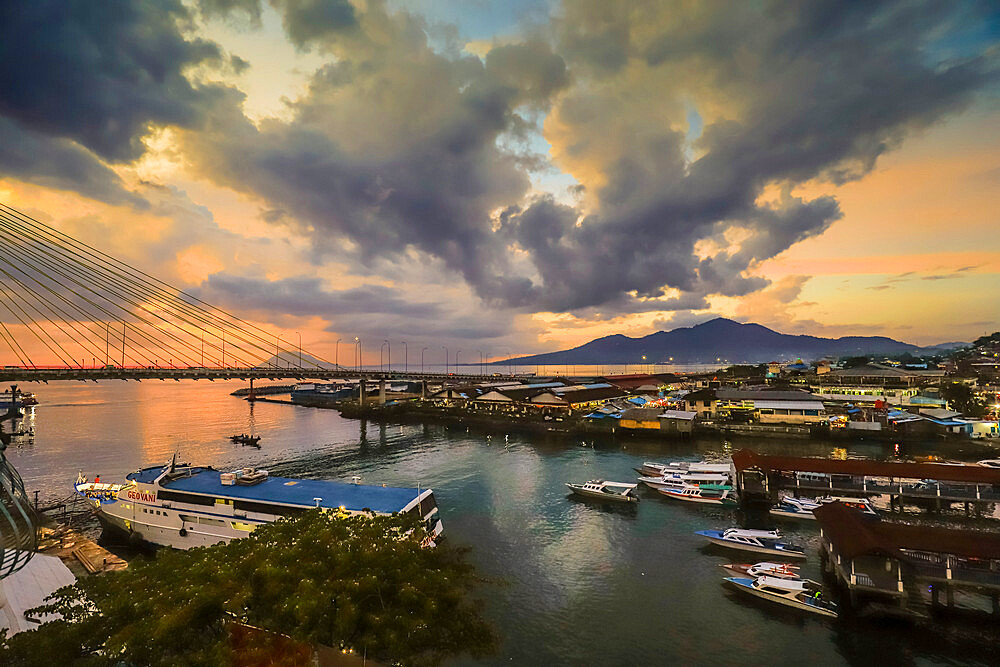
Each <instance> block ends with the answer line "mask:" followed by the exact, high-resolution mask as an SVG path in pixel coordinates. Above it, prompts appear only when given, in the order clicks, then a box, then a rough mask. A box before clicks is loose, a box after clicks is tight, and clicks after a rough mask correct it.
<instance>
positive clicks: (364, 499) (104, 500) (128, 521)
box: [76, 461, 442, 549]
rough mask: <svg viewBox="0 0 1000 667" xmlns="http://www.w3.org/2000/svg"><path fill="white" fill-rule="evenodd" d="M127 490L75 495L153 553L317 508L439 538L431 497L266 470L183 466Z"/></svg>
mask: <svg viewBox="0 0 1000 667" xmlns="http://www.w3.org/2000/svg"><path fill="white" fill-rule="evenodd" d="M125 480H126V481H125V482H124V483H122V484H108V483H100V482H99V481H95V482H88V481H87V480H86V478H84V477H83V475H82V474H81V475H80V476H79V477H78V478H77V483H76V492H77V493H78V494H80V495H81V496H83V497H84V498H86V499H87V500H88V501H89V502H90V503H91V504H92V505H93V506H94V507H95V508H96V509H97V515H98V518H99V519H100V521H101V524H102V525H103V526H104V527H105V528H106V529H111V530H117V531H121V532H124V533H126V534H127V535H128V536H129V538H130V539H135V540H139V541H142V542H146V543H149V544H153V545H158V546H167V547H173V548H176V549H190V548H192V547H199V546H206V545H210V544H216V543H218V542H229V541H230V540H233V539H238V538H241V537H245V536H247V535H249V534H250V533H251V532H252V531H253V530H254V529H256V528H257V527H259V526H261V525H263V524H267V523H271V522H272V521H276V520H277V519H280V518H282V517H289V516H295V515H297V514H300V513H301V512H304V511H306V510H309V509H312V508H316V507H319V508H322V509H325V510H330V511H337V512H341V513H344V514H364V515H371V514H376V515H389V514H395V513H400V514H405V513H412V514H416V515H417V516H419V517H420V519H421V521H422V522H423V525H424V527H425V528H426V530H427V532H428V535H429V536H430V537H429V541H430V542H431V543H432V542H433V539H434V538H436V537H437V536H439V535H440V534H441V531H442V525H441V521H440V519H439V518H438V509H437V502H436V501H435V499H434V491H433V490H432V489H420V488H399V487H387V486H384V485H383V486H372V485H363V484H361V483H360V478H357V477H356V478H355V479H354V482H353V483H344V482H334V481H328V480H317V479H294V478H288V477H276V476H274V475H270V474H269V473H268V472H267V471H266V470H254V469H253V468H244V469H242V470H234V471H228V472H226V471H219V470H216V469H215V468H211V467H208V466H192V465H188V464H178V463H176V462H174V461H171V462H170V463H167V464H166V465H162V466H153V467H150V468H142V469H140V470H137V471H135V472H133V473H129V474H128V475H126V478H125Z"/></svg>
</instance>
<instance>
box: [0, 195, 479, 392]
mask: <svg viewBox="0 0 1000 667" xmlns="http://www.w3.org/2000/svg"><path fill="white" fill-rule="evenodd" d="M299 340H300V341H301V339H299ZM291 342H292V341H288V340H283V339H282V336H281V335H280V334H276V333H273V332H270V331H267V330H265V329H264V328H262V327H260V326H258V325H256V324H254V323H252V322H248V321H246V320H244V319H241V318H240V317H238V316H236V315H234V314H232V313H229V312H227V311H225V310H223V309H221V308H218V307H216V306H213V305H211V304H209V303H206V302H205V301H203V300H201V299H200V298H198V297H197V296H195V295H193V294H191V293H189V292H186V291H184V290H182V289H180V288H178V287H175V286H172V285H170V284H168V283H166V282H164V281H162V280H159V279H158V278H156V277H154V276H152V275H150V274H148V273H146V272H144V271H142V270H140V269H138V268H136V267H134V266H131V265H129V264H127V263H126V262H123V261H121V260H119V259H116V258H115V257H112V256H111V255H108V254H107V253H104V252H102V251H101V250H99V249H97V248H94V247H92V246H90V245H88V244H86V243H84V242H83V241H80V240H78V239H75V238H73V237H71V236H69V235H67V234H65V233H63V232H61V231H59V230H57V229H55V228H53V227H51V226H49V225H47V224H45V223H43V222H41V221H39V220H37V219H35V218H33V217H31V216H29V215H27V214H25V213H23V212H21V211H18V210H16V209H14V208H11V207H10V206H6V205H4V204H0V362H2V368H0V382H7V381H43V382H47V381H50V380H107V379H119V380H142V379H176V380H181V379H209V380H216V379H231V378H241V379H248V380H249V379H274V380H277V379H291V378H294V379H334V378H347V377H352V378H359V377H370V378H397V377H398V378H402V377H423V378H436V377H440V378H444V377H451V376H454V375H456V373H423V372H415V371H410V370H409V369H408V368H407V369H406V370H405V371H403V372H400V371H399V369H396V370H395V371H392V372H390V371H388V370H371V369H364V368H363V367H361V368H358V367H357V366H359V365H360V359H359V357H360V351H361V350H360V345H357V346H356V345H355V343H354V342H353V341H352V342H351V343H349V344H348V345H347V346H346V347H349V348H351V351H352V352H355V354H356V355H357V356H356V357H355V360H356V364H355V365H356V367H355V368H353V369H352V368H350V367H347V366H345V365H341V364H340V363H338V360H336V359H335V360H334V361H332V362H331V361H329V360H327V359H323V358H321V357H319V356H317V355H316V354H314V353H312V352H310V351H308V350H304V349H302V347H301V343H300V344H299V345H297V346H294V347H293V346H292V345H291ZM337 352H338V356H339V344H338V346H337ZM42 360H44V362H43V361H42ZM53 360H57V361H56V362H53ZM472 368H476V367H472ZM456 370H458V369H456ZM458 375H461V376H463V377H465V378H474V377H483V376H484V375H488V374H487V373H468V372H462V373H458Z"/></svg>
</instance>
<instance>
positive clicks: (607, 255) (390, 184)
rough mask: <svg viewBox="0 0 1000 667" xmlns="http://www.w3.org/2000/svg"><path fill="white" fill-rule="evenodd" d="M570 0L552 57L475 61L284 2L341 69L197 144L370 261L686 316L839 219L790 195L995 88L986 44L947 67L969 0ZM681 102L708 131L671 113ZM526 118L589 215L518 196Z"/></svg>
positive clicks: (301, 40) (368, 16) (205, 156)
mask: <svg viewBox="0 0 1000 667" xmlns="http://www.w3.org/2000/svg"><path fill="white" fill-rule="evenodd" d="M564 4H565V6H564V7H563V9H562V10H561V11H560V16H559V19H558V20H556V21H554V23H553V30H552V33H551V37H552V39H553V43H552V44H546V43H545V42H544V41H541V40H539V39H535V40H529V41H526V42H524V43H521V44H511V45H504V46H497V47H495V48H494V49H493V50H492V51H490V52H489V54H488V55H487V56H486V57H485V58H484V59H483V60H480V59H478V58H473V57H470V56H462V55H442V54H440V53H437V52H435V51H433V50H432V49H431V48H430V47H429V46H428V44H427V38H426V35H425V31H424V27H423V22H422V21H421V20H419V19H417V18H414V17H412V16H410V15H409V14H407V13H405V12H396V13H392V12H389V11H388V10H387V9H386V8H385V6H384V5H383V4H382V3H380V2H371V3H366V4H365V5H360V4H359V5H356V6H355V5H345V4H344V2H343V1H342V0H331V1H330V2H325V3H323V2H292V1H291V0H289V1H287V2H277V3H276V4H275V6H276V7H278V8H279V10H280V11H282V12H283V17H284V18H283V20H284V22H285V26H286V29H287V30H288V31H289V34H290V35H291V38H292V39H293V40H294V41H295V42H296V43H297V44H298V45H300V46H302V47H315V48H318V49H320V50H322V51H324V52H327V53H329V54H330V55H332V56H333V57H334V62H332V63H331V64H328V65H327V66H325V67H324V68H322V69H321V70H320V71H319V72H317V73H316V74H315V76H314V77H313V79H312V81H311V85H310V88H309V91H308V93H307V94H306V95H305V96H303V97H302V98H301V99H299V100H297V101H296V102H294V103H293V104H291V106H290V110H291V111H292V114H291V117H290V119H289V120H270V121H267V122H264V123H261V124H259V125H253V124H251V123H249V122H248V121H246V120H245V119H244V118H243V117H242V114H241V113H240V112H239V111H238V110H236V109H230V110H229V111H221V110H217V111H216V112H215V115H214V116H213V117H212V124H211V125H210V129H209V131H208V132H206V133H200V134H194V133H193V134H192V135H191V137H190V139H189V141H188V151H189V153H190V154H191V155H192V156H193V157H194V159H195V161H196V163H197V164H198V165H199V166H200V167H201V169H202V172H203V173H205V174H206V175H207V176H209V177H210V178H214V179H216V180H217V181H218V182H221V183H224V184H226V185H229V186H230V187H233V188H236V189H239V190H243V191H246V192H250V193H253V194H255V195H257V196H259V197H261V198H262V199H263V200H265V201H266V206H267V208H269V209H273V210H276V211H282V212H283V213H284V215H282V216H276V217H275V219H276V220H279V221H280V223H279V224H290V225H296V226H297V228H298V229H299V230H301V231H304V232H306V233H308V234H311V235H312V237H313V238H314V239H315V242H316V246H317V248H318V249H319V250H320V251H322V252H333V253H340V254H341V255H343V254H345V253H346V254H348V255H349V256H351V257H353V258H354V259H355V261H356V263H357V264H358V265H370V264H371V263H372V262H373V260H376V259H378V260H390V261H391V259H392V258H393V257H400V256H402V255H403V254H404V253H407V252H409V251H411V250H417V251H419V252H421V253H425V254H426V255H427V256H429V257H431V258H433V259H435V260H437V261H439V262H441V263H442V264H443V265H444V266H445V267H446V268H448V269H450V270H452V271H454V272H456V273H457V274H458V275H460V276H461V277H462V278H463V279H464V280H465V281H466V282H467V283H468V284H469V285H470V286H472V288H473V289H474V290H475V292H476V293H477V294H478V295H479V296H481V297H482V298H484V299H485V300H486V301H487V302H490V303H494V304H499V305H502V306H507V307H514V308H517V309H523V310H548V311H556V312H567V311H568V312H573V313H577V312H591V313H600V314H601V315H602V316H606V315H610V314H613V313H614V312H615V311H617V312H641V311H642V310H645V309H647V308H650V309H651V308H654V307H659V308H662V309H663V310H669V309H691V308H695V307H702V306H704V305H705V304H706V301H705V297H707V296H711V295H724V296H733V297H737V296H744V295H747V294H749V293H752V292H755V291H757V290H760V289H762V288H764V287H766V286H767V285H768V282H767V281H766V280H765V279H762V278H759V277H754V276H752V275H750V274H749V273H748V271H749V270H752V269H753V268H754V267H755V266H756V265H758V264H759V263H760V262H763V261H765V260H767V259H770V258H772V257H775V256H776V255H778V254H780V253H781V252H783V251H784V250H786V249H787V248H789V247H791V246H792V245H794V244H796V243H798V242H800V241H802V240H804V239H807V238H810V237H814V236H816V235H818V234H821V233H822V232H823V231H824V230H825V229H827V228H828V227H829V225H831V224H832V223H834V222H835V221H836V220H837V219H839V218H840V217H841V215H842V213H841V211H840V208H839V206H838V203H837V201H836V200H835V199H834V198H832V197H818V198H815V199H811V200H807V199H802V198H800V197H797V196H794V195H793V194H792V192H793V191H794V187H795V186H796V185H798V184H801V183H804V182H807V181H811V180H813V179H826V180H829V181H832V182H835V183H842V182H845V181H847V180H850V179H852V178H858V177H860V176H863V175H864V174H866V173H867V172H868V171H869V170H871V169H872V168H873V166H874V165H875V162H876V160H877V159H878V157H879V156H880V155H882V154H884V153H885V152H886V151H889V150H891V149H892V148H894V147H895V146H897V145H898V144H899V142H900V141H901V140H902V139H903V137H905V136H906V135H907V134H908V133H910V132H912V131H914V130H917V129H920V128H922V127H926V126H928V125H930V124H932V123H934V122H937V121H938V120H940V119H941V118H943V117H945V116H946V115H947V114H949V113H951V112H954V111H957V110H959V109H961V108H962V107H963V106H964V105H966V104H968V103H969V102H970V101H971V100H972V99H973V97H974V95H975V94H976V93H977V92H979V91H981V90H983V89H984V88H986V87H987V86H989V85H991V84H995V82H996V81H997V68H996V62H995V54H992V52H990V51H989V50H988V49H986V48H984V47H982V46H980V47H977V48H973V49H971V51H972V52H973V53H972V55H971V57H967V58H964V59H961V60H944V59H943V58H941V57H935V54H936V53H937V51H936V48H935V47H936V45H937V44H938V43H939V42H940V41H941V40H942V39H946V38H947V37H948V36H949V35H952V34H960V33H961V32H962V31H963V30H964V29H965V28H966V27H968V26H969V25H973V24H975V22H976V21H979V20H982V16H980V15H978V12H979V10H980V8H981V5H977V4H975V3H964V4H962V3H914V2H908V1H907V2H903V1H899V2H882V3H867V2H855V3H847V4H845V3H842V2H810V3H798V2H783V1H780V0H776V1H774V2H769V3H765V4H764V5H763V6H759V5H752V4H746V3H745V4H735V5H734V4H732V3H697V4H692V5H685V6H680V7H678V6H664V4H663V3H656V2H649V3H639V5H633V4H626V3H619V4H613V3H606V2H593V1H586V2H585V1H579V2H577V1H574V0H569V1H567V2H566V3H564ZM688 104H693V105H694V106H695V107H699V106H700V107H701V109H702V110H703V111H704V114H705V117H706V121H705V127H704V131H703V132H701V133H700V136H698V137H697V138H694V137H691V136H688V135H687V134H686V133H685V132H684V131H682V130H679V129H678V127H679V126H680V125H682V124H683V123H678V122H676V121H677V120H678V119H680V120H681V121H683V119H684V114H685V107H686V105H688ZM526 106H531V107H535V108H541V109H545V108H551V114H550V116H549V119H548V121H547V122H546V136H547V138H550V141H551V142H552V143H553V146H554V147H555V153H554V154H555V155H556V159H557V160H560V161H561V166H564V167H566V168H568V169H570V170H571V171H573V170H575V169H579V171H580V172H581V173H588V172H589V173H594V172H596V173H598V174H600V176H601V178H596V179H595V178H591V179H590V182H588V183H585V185H588V186H589V187H591V188H592V190H593V191H591V192H587V193H586V196H587V198H588V202H587V207H586V209H584V208H578V207H576V206H573V205H567V204H565V203H560V202H558V201H556V200H555V199H553V198H552V197H550V196H532V197H530V198H529V197H528V193H529V184H528V181H527V178H526V176H525V174H524V172H523V170H522V169H521V168H520V167H519V163H518V161H517V158H516V156H514V155H512V154H511V153H509V152H507V151H505V150H504V149H502V148H501V147H499V146H500V145H502V141H499V140H500V139H502V138H503V137H505V136H509V135H511V134H517V133H519V132H523V131H524V128H525V127H526V126H527V125H528V124H527V123H526V121H525V118H524V117H523V116H522V115H521V114H522V109H523V108H524V107H526ZM767 187H777V188H778V189H779V190H780V192H779V195H778V196H777V198H771V199H769V200H768V201H767V203H762V200H761V194H762V193H763V192H764V191H765V188H767ZM734 230H735V234H734V236H735V238H737V239H738V240H736V241H730V240H728V239H729V236H728V235H729V234H730V233H731V232H734ZM705 242H709V243H708V245H707V246H705V245H704V244H705ZM699 244H702V245H701V246H699ZM705 247H708V250H707V251H706V250H705ZM675 290H676V291H679V292H680V293H681V296H680V297H677V296H675V295H676V292H675Z"/></svg>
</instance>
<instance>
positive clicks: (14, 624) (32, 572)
mask: <svg viewBox="0 0 1000 667" xmlns="http://www.w3.org/2000/svg"><path fill="white" fill-rule="evenodd" d="M75 582H76V577H74V576H73V573H72V572H70V571H69V568H68V567H66V565H65V564H64V563H63V562H62V560H60V559H59V558H57V557H55V556H45V555H42V554H35V555H34V556H33V557H32V558H31V560H29V561H28V564H27V565H25V566H24V567H23V568H21V569H20V570H18V571H17V572H15V573H13V574H11V575H10V576H9V577H7V578H5V579H2V580H0V629H6V630H7V635H8V636H10V635H15V634H17V633H18V632H23V631H24V630H33V629H35V628H37V627H38V625H37V624H36V623H32V622H30V621H28V619H26V618H25V617H24V612H25V611H27V610H28V609H31V608H33V607H37V606H39V605H40V604H42V603H43V601H44V600H45V598H46V597H47V596H49V595H51V594H52V593H54V592H55V591H56V590H57V589H59V588H62V587H63V586H70V585H72V584H73V583H75ZM54 618H55V617H45V618H43V619H38V620H40V621H43V622H44V621H48V620H54Z"/></svg>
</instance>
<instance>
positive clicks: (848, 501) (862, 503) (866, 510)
mask: <svg viewBox="0 0 1000 667" xmlns="http://www.w3.org/2000/svg"><path fill="white" fill-rule="evenodd" d="M816 502H817V503H819V504H820V505H827V504H829V503H840V504H842V505H847V506H848V507H850V508H852V509H856V510H858V511H859V512H861V513H862V514H867V515H868V516H878V510H876V509H875V506H874V505H872V501H870V500H868V499H867V498H847V497H844V496H821V497H819V498H817V499H816Z"/></svg>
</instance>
